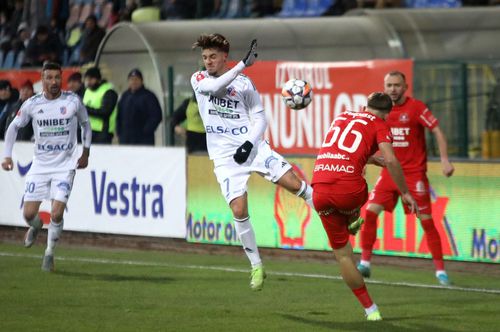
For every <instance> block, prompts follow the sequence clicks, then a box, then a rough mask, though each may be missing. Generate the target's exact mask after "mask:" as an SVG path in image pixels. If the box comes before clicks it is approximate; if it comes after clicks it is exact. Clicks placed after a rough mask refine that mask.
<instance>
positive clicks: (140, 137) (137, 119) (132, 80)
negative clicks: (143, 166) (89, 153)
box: [116, 69, 162, 145]
mask: <svg viewBox="0 0 500 332" xmlns="http://www.w3.org/2000/svg"><path fill="white" fill-rule="evenodd" d="M128 87H129V88H128V90H127V91H125V92H124V93H123V95H122V96H121V98H120V101H119V102H118V115H117V118H116V133H117V135H118V141H119V143H120V144H130V145H154V144H155V130H156V128H157V127H158V125H159V124H160V122H161V120H162V112H161V107H160V103H159V102H158V99H157V98H156V96H155V94H154V93H153V92H151V91H150V90H148V89H146V88H145V87H144V84H143V78H142V73H141V71H140V70H139V69H133V70H132V71H131V72H130V73H129V74H128Z"/></svg>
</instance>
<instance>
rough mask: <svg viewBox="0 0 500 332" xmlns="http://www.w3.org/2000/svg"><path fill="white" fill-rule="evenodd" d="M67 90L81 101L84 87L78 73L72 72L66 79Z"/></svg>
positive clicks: (80, 75)
mask: <svg viewBox="0 0 500 332" xmlns="http://www.w3.org/2000/svg"><path fill="white" fill-rule="evenodd" d="M67 84H68V90H69V91H71V92H74V93H76V94H77V95H78V97H80V98H81V99H82V100H83V95H84V93H85V85H84V84H83V81H82V74H80V73H79V72H74V73H73V74H71V75H69V77H68V81H67Z"/></svg>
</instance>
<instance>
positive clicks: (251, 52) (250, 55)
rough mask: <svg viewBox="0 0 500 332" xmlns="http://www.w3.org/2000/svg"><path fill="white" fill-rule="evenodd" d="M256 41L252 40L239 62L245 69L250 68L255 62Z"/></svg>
mask: <svg viewBox="0 0 500 332" xmlns="http://www.w3.org/2000/svg"><path fill="white" fill-rule="evenodd" d="M257 55H258V54H257V39H254V40H252V42H251V43H250V48H249V49H248V52H247V54H246V55H245V57H244V58H243V60H241V61H242V62H243V63H244V64H245V67H250V66H251V65H253V64H254V63H255V60H257Z"/></svg>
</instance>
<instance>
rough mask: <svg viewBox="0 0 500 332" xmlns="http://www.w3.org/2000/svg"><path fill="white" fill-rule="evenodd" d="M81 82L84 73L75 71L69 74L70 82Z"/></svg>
mask: <svg viewBox="0 0 500 332" xmlns="http://www.w3.org/2000/svg"><path fill="white" fill-rule="evenodd" d="M73 81H77V82H81V81H82V74H81V73H80V72H78V71H75V72H74V73H73V74H71V75H69V77H68V82H73Z"/></svg>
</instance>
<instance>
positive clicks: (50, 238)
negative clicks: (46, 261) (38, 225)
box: [45, 220, 64, 255]
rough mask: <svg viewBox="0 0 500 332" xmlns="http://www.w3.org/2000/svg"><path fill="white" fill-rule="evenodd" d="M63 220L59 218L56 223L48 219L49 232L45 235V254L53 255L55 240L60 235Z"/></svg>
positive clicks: (57, 240) (57, 239) (56, 240)
mask: <svg viewBox="0 0 500 332" xmlns="http://www.w3.org/2000/svg"><path fill="white" fill-rule="evenodd" d="M63 224H64V220H61V222H60V223H59V224H56V223H55V222H54V221H53V220H50V224H49V232H48V235H47V249H46V250H45V255H53V254H54V249H55V248H56V245H57V242H59V238H60V237H61V233H62V230H63Z"/></svg>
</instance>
